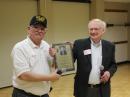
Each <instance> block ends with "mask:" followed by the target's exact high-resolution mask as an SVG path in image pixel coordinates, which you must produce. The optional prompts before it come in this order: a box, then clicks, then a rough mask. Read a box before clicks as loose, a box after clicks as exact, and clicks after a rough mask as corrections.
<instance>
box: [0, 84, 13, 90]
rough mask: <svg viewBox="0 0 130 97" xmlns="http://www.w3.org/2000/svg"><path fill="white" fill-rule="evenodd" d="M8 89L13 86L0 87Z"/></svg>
mask: <svg viewBox="0 0 130 97" xmlns="http://www.w3.org/2000/svg"><path fill="white" fill-rule="evenodd" d="M10 87H13V86H12V85H10V86H5V87H0V89H4V88H10Z"/></svg>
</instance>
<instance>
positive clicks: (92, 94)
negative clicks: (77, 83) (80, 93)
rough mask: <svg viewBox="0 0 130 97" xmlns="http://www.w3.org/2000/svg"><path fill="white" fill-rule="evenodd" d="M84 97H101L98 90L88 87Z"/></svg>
mask: <svg viewBox="0 0 130 97" xmlns="http://www.w3.org/2000/svg"><path fill="white" fill-rule="evenodd" d="M86 97H101V93H100V88H91V87H88V92H87V96H86Z"/></svg>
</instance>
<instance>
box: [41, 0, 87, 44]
mask: <svg viewBox="0 0 130 97" xmlns="http://www.w3.org/2000/svg"><path fill="white" fill-rule="evenodd" d="M45 3H46V4H45ZM41 4H42V5H41V14H43V15H45V16H47V17H48V32H47V35H46V38H45V39H46V40H47V41H48V42H50V43H61V42H66V41H74V40H75V39H78V38H84V37H87V36H88V33H87V23H88V20H89V4H88V3H77V2H58V1H52V0H46V2H45V1H44V0H41Z"/></svg>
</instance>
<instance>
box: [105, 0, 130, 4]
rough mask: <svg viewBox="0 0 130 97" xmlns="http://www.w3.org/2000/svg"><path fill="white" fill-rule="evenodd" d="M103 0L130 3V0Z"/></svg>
mask: <svg viewBox="0 0 130 97" xmlns="http://www.w3.org/2000/svg"><path fill="white" fill-rule="evenodd" d="M105 1H109V2H124V3H130V0H105Z"/></svg>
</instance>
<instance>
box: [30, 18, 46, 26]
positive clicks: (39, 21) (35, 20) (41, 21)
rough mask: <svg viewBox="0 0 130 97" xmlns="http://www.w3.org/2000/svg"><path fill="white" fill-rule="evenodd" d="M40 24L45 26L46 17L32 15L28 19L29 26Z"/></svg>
mask: <svg viewBox="0 0 130 97" xmlns="http://www.w3.org/2000/svg"><path fill="white" fill-rule="evenodd" d="M32 25H33V26H35V25H42V26H43V27H45V28H47V19H46V18H45V17H44V16H42V15H37V16H33V17H32V19H31V21H30V26H32Z"/></svg>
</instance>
